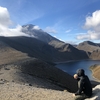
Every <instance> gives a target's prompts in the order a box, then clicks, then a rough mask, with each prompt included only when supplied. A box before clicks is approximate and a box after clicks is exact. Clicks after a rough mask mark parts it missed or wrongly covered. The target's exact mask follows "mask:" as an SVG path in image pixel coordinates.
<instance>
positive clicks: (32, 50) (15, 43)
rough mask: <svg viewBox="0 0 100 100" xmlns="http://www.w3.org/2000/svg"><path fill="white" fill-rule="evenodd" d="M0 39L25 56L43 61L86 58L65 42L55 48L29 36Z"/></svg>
mask: <svg viewBox="0 0 100 100" xmlns="http://www.w3.org/2000/svg"><path fill="white" fill-rule="evenodd" d="M0 40H1V42H3V43H4V44H7V45H8V47H9V48H13V49H14V50H15V51H18V52H20V53H22V54H26V56H27V57H35V58H38V59H42V60H44V61H49V62H57V61H67V60H79V59H88V56H87V54H86V52H84V51H81V50H78V49H76V48H75V47H73V46H72V45H69V44H65V43H64V44H62V45H61V46H60V48H56V47H53V46H51V45H49V44H47V43H44V42H42V41H40V40H38V39H36V38H31V37H0ZM4 50H5V48H4ZM4 56H6V55H4Z"/></svg>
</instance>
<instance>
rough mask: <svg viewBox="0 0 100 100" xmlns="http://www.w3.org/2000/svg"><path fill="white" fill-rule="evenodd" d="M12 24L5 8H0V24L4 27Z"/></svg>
mask: <svg viewBox="0 0 100 100" xmlns="http://www.w3.org/2000/svg"><path fill="white" fill-rule="evenodd" d="M11 23H12V22H11V20H10V15H9V12H8V10H7V8H4V7H1V6H0V24H2V25H4V26H8V25H10V24H11Z"/></svg>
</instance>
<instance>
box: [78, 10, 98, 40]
mask: <svg viewBox="0 0 100 100" xmlns="http://www.w3.org/2000/svg"><path fill="white" fill-rule="evenodd" d="M84 28H85V29H87V30H88V31H87V33H83V34H80V35H78V36H77V39H80V40H81V39H88V40H98V39H100V10H97V11H95V12H93V13H92V16H87V17H86V22H85V24H84Z"/></svg>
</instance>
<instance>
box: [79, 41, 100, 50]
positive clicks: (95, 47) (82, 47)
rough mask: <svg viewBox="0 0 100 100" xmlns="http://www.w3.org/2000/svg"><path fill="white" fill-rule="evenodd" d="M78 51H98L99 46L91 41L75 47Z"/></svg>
mask: <svg viewBox="0 0 100 100" xmlns="http://www.w3.org/2000/svg"><path fill="white" fill-rule="evenodd" d="M77 48H78V49H80V50H84V51H88V52H93V51H94V50H100V45H99V44H97V43H93V42H91V41H84V42H82V43H80V44H79V45H78V46H77Z"/></svg>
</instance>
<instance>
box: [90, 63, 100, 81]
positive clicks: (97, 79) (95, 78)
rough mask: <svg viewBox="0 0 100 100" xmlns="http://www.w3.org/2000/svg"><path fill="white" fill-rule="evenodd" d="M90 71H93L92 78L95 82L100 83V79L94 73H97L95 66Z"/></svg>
mask: <svg viewBox="0 0 100 100" xmlns="http://www.w3.org/2000/svg"><path fill="white" fill-rule="evenodd" d="M95 67H100V65H96V66H95ZM89 69H90V70H91V72H92V77H93V78H94V80H95V81H96V82H100V79H99V78H97V77H96V76H95V75H94V73H95V71H94V69H95V68H94V66H92V67H91V66H90V68H89Z"/></svg>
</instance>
